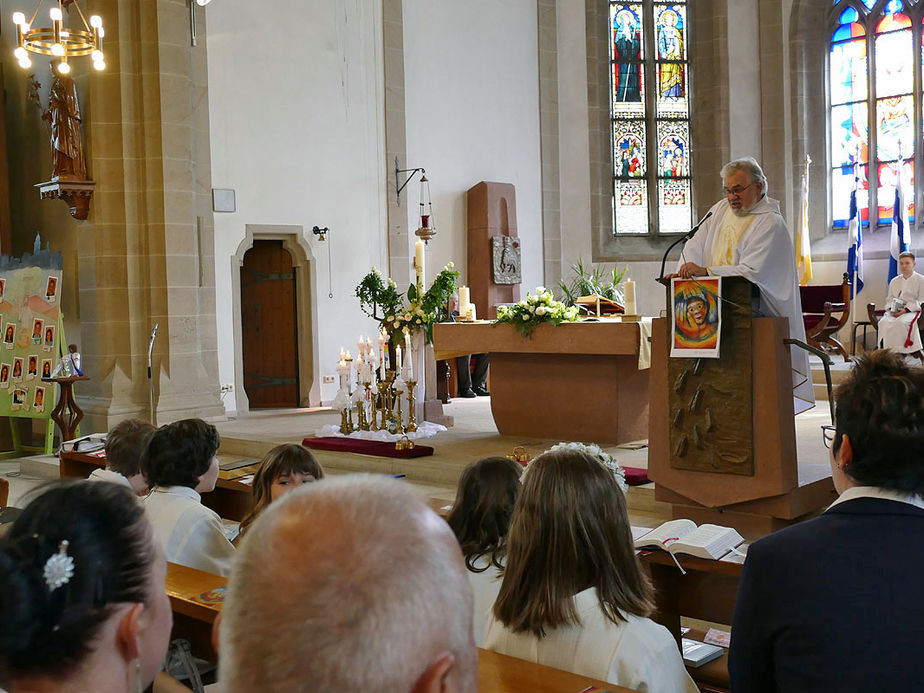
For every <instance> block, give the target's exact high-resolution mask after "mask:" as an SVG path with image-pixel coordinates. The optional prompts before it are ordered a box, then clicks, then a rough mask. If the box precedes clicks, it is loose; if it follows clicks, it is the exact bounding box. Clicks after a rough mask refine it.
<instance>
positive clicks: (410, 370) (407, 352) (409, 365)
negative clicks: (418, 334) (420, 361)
mask: <svg viewBox="0 0 924 693" xmlns="http://www.w3.org/2000/svg"><path fill="white" fill-rule="evenodd" d="M412 352H413V349H412V348H411V332H410V330H408V329H407V328H406V327H405V328H404V359H405V364H404V365H405V368H406V370H407V374H406V375H405V377H404V379H405V380H412V379H413V378H414V359H413V357H412V356H411V353H412Z"/></svg>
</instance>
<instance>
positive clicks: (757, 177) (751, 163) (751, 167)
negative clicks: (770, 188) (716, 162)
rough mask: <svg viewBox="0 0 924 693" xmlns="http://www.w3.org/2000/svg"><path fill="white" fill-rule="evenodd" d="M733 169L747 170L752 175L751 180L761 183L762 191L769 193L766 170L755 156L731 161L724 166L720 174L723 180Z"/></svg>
mask: <svg viewBox="0 0 924 693" xmlns="http://www.w3.org/2000/svg"><path fill="white" fill-rule="evenodd" d="M733 171H746V172H747V174H748V175H749V176H750V177H751V182H753V183H760V191H761V192H762V193H763V194H764V195H766V194H767V176H765V175H764V170H763V169H762V168H761V167H760V164H758V163H757V159H755V158H754V157H753V156H746V157H744V158H741V159H734V160H733V161H729V162H728V163H727V164H725V165H724V166H723V167H722V170H721V171H720V172H719V176H721V178H722V180H725V176H727V175H728V174H729V173H731V172H733Z"/></svg>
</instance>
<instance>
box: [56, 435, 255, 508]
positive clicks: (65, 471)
mask: <svg viewBox="0 0 924 693" xmlns="http://www.w3.org/2000/svg"><path fill="white" fill-rule="evenodd" d="M105 466H106V457H105V455H104V456H102V457H97V456H95V455H87V454H84V453H82V452H62V453H61V455H60V457H59V460H58V468H59V473H60V475H61V477H62V478H64V477H75V478H82V479H86V478H87V477H88V476H90V474H92V473H93V471H94V470H96V469H102V468H103V467H105ZM256 471H257V465H255V464H254V465H251V466H249V467H241V468H239V469H232V470H228V471H220V472H218V481H217V482H216V484H215V490H214V491H212V492H210V493H203V494H202V505H204V506H205V507H207V508H211V509H212V510H214V511H215V512H216V513H218V514H219V515H220V516H221V517H223V518H225V519H227V520H235V521H237V522H240V521H241V520H243V519H244V516H245V515H246V514H247V513H248V512H250V508H251V507H252V506H253V499H252V497H251V487H250V486H248V485H247V484H242V483H241V482H240V481H238V479H240V478H241V477H242V476H245V475H247V474H253V473H255V472H256Z"/></svg>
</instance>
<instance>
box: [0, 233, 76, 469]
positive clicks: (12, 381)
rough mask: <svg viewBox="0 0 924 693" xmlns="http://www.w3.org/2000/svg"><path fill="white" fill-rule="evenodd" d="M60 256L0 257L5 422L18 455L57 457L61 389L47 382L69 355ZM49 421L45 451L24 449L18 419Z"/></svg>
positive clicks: (0, 392)
mask: <svg viewBox="0 0 924 693" xmlns="http://www.w3.org/2000/svg"><path fill="white" fill-rule="evenodd" d="M61 268H62V258H61V253H60V252H55V253H52V252H51V251H50V250H48V249H47V248H46V249H44V250H43V249H41V246H40V239H39V238H38V237H37V236H36V240H35V249H34V252H33V253H26V254H24V255H23V257H22V258H12V257H9V256H7V255H3V256H0V416H7V417H10V424H11V426H12V439H13V447H14V450H13V451H11V452H13V453H17V452H20V451H23V450H43V451H44V452H45V453H46V454H49V453H51V451H52V446H53V441H54V423H53V422H52V420H51V412H52V410H53V409H54V407H55V403H56V402H55V401H56V399H57V394H58V393H57V389H56V386H55V385H54V383H46V382H43V381H42V378H43V377H48V376H50V375H51V373H52V372H53V371H54V369H55V366H56V365H57V364H58V361H59V359H60V357H61V356H62V355H63V354H64V353H65V351H66V348H65V345H66V341H65V336H64V322H63V316H62V313H61V303H60V296H61ZM17 418H29V419H45V420H46V433H45V436H44V438H45V441H44V445H43V446H42V447H41V448H35V447H32V446H23V445H22V444H21V442H20V440H19V429H18V426H16V422H15V420H14V419H17Z"/></svg>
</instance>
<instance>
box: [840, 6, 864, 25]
mask: <svg viewBox="0 0 924 693" xmlns="http://www.w3.org/2000/svg"><path fill="white" fill-rule="evenodd" d="M837 21H838V22H839V23H840V24H851V23H852V22H859V21H860V15H858V14H857V11H856V10H855V9H853V8H852V7H848V8H847V9H846V10H844V11H843V12H841V16H840V19H838V20H837Z"/></svg>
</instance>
